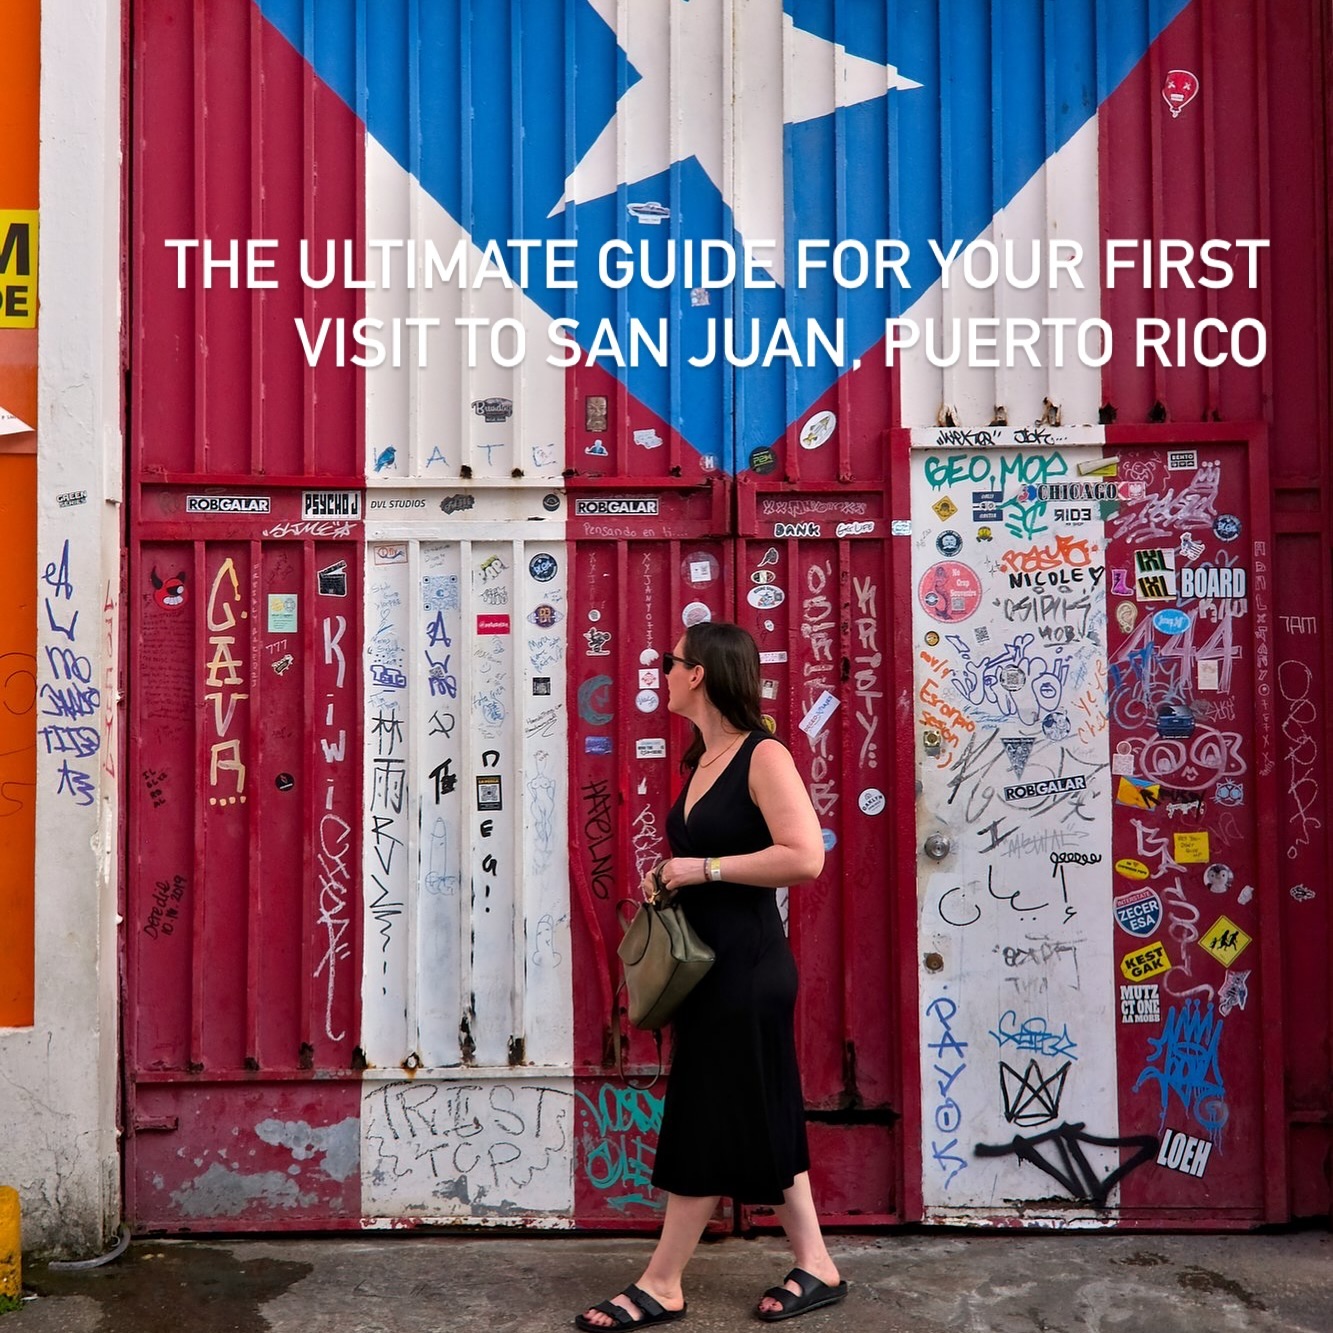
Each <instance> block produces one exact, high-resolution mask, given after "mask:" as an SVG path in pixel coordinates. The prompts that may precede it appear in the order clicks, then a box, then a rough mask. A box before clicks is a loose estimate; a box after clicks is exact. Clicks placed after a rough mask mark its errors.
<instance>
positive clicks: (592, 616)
mask: <svg viewBox="0 0 1333 1333" xmlns="http://www.w3.org/2000/svg"><path fill="white" fill-rule="evenodd" d="M601 618H602V613H601V612H600V611H599V610H597V608H596V607H593V609H592V610H591V611H589V612H588V619H589V620H590V621H592V623H593V624H594V625H595V624H596V623H597V622H598V621H599V620H600V619H601Z"/></svg>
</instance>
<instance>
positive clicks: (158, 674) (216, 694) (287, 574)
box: [125, 487, 362, 1228]
mask: <svg viewBox="0 0 1333 1333" xmlns="http://www.w3.org/2000/svg"><path fill="white" fill-rule="evenodd" d="M329 497H330V498H336V499H337V501H338V502H340V503H341V504H342V505H344V506H345V507H348V508H350V507H351V506H353V505H355V506H357V507H358V508H359V503H360V493H359V492H356V491H337V492H331V493H329ZM321 498H322V497H321ZM142 503H143V504H144V506H145V508H147V510H148V513H149V516H148V517H141V518H140V520H139V523H138V525H137V528H136V533H137V540H136V543H135V546H134V549H133V551H132V558H131V561H130V587H131V589H132V590H133V595H132V596H131V597H130V599H129V601H130V610H131V620H130V635H131V643H132V644H133V645H134V647H133V649H132V654H131V661H130V678H131V679H132V680H133V681H134V682H135V688H134V690H133V691H132V694H131V720H132V724H131V726H130V727H129V729H128V730H129V736H130V740H129V755H128V764H129V773H130V774H132V775H133V778H132V785H131V787H130V794H131V796H132V799H131V801H130V817H129V830H128V832H129V846H130V849H131V850H130V866H129V882H128V886H127V892H126V908H125V939H126V944H127V960H126V961H127V980H128V984H129V994H130V996H131V997H132V1004H131V1005H130V1007H129V1010H128V1013H127V1020H126V1021H127V1031H126V1047H127V1057H128V1070H127V1074H128V1077H127V1081H126V1082H127V1087H126V1096H127V1101H128V1129H129V1134H128V1136H127V1141H126V1178H127V1181H128V1183H129V1189H128V1191H127V1195H128V1197H127V1203H126V1208H127V1213H128V1215H129V1216H130V1217H132V1218H134V1219H135V1222H136V1224H137V1225H140V1226H149V1227H162V1226H173V1227H186V1228H189V1227H200V1226H207V1225H216V1224H219V1223H221V1224H223V1225H231V1226H242V1227H244V1226H267V1225H271V1223H272V1218H273V1217H274V1216H275V1215H280V1216H282V1217H284V1218H286V1219H289V1220H290V1221H291V1222H292V1223H293V1224H296V1225H303V1224H304V1225H309V1224H316V1223H318V1224H323V1223H325V1222H326V1221H327V1219H329V1218H330V1217H340V1216H341V1217H348V1218H353V1217H355V1216H356V1215H357V1212H358V1203H359V1200H358V1174H357V1162H358V1104H359V1096H360V1083H361V1075H360V1072H359V1071H360V1066H361V1064H362V1060H361V1057H360V1052H359V1050H358V1044H359V1037H358V1032H359V1029H360V1010H361V1005H360V987H359V984H358V983H359V977H358V961H359V958H358V955H359V952H360V920H359V917H358V913H357V907H358V900H357V881H358V867H357V861H358V847H359V844H360V836H361V824H362V819H361V790H360V782H359V772H360V759H359V756H358V754H357V750H356V745H355V737H356V736H357V734H358V717H359V713H360V695H361V683H360V673H359V671H358V669H357V663H358V657H359V641H360V615H359V610H358V608H359V605H360V599H361V558H360V552H361V549H362V548H361V543H360V542H359V540H358V539H357V536H356V534H355V531H354V525H353V523H352V522H350V521H348V520H338V521H319V522H303V521H301V520H300V519H299V518H297V512H298V506H299V503H300V502H299V498H298V497H296V496H291V495H281V494H278V495H274V494H272V493H267V492H265V493H261V492H257V491H248V492H244V493H232V494H230V495H227V496H220V495H218V494H217V493H216V492H215V491H212V490H200V491H199V492H197V493H196V492H195V491H193V490H190V489H182V488H174V487H170V488H169V487H152V488H145V490H144V492H143V495H142ZM235 506H239V507H240V508H242V509H243V510H244V509H258V510H260V511H261V512H259V513H257V514H247V513H239V514H238V513H234V512H232V507H235ZM263 511H270V512H263ZM284 511H285V513H286V515H287V516H286V517H283V514H284ZM316 1075H317V1076H318V1081H315V1080H316ZM293 1167H294V1168H295V1169H294V1170H293V1169H292V1168H293Z"/></svg>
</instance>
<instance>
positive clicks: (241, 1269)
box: [3, 1231, 1333, 1333]
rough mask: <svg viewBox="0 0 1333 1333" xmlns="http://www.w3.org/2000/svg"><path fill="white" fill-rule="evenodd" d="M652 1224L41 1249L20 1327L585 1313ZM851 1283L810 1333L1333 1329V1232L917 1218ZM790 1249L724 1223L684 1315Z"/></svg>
mask: <svg viewBox="0 0 1333 1333" xmlns="http://www.w3.org/2000/svg"><path fill="white" fill-rule="evenodd" d="M650 1248H651V1242H650V1241H645V1240H630V1239H620V1240H587V1239H570V1238H548V1237H544V1238H522V1239H515V1238H512V1237H504V1236H493V1237H480V1238H478V1237H458V1236H436V1237H423V1236H421V1235H397V1236H382V1237H381V1236H372V1237H366V1236H356V1237H354V1238H329V1239H313V1240H312V1239H299V1240H231V1239H220V1240H201V1241H158V1242H153V1241H141V1242H136V1243H135V1244H133V1245H132V1246H131V1247H130V1249H129V1251H128V1252H127V1253H126V1254H125V1255H124V1256H123V1257H122V1258H120V1259H119V1260H118V1261H116V1262H115V1263H113V1264H111V1265H108V1266H107V1267H104V1268H100V1269H94V1270H91V1271H89V1272H86V1273H80V1274H77V1275H69V1274H56V1273H50V1272H48V1271H47V1270H46V1269H45V1268H44V1267H43V1266H41V1265H38V1264H33V1265H31V1266H30V1267H29V1269H28V1270H27V1271H25V1273H24V1279H25V1287H26V1288H27V1290H28V1291H29V1292H33V1293H36V1298H35V1299H33V1300H31V1301H29V1302H27V1303H26V1304H25V1306H24V1308H23V1309H22V1310H21V1311H19V1312H18V1313H16V1314H13V1315H9V1316H8V1317H7V1318H6V1319H5V1322H4V1328H3V1333H160V1331H163V1330H168V1331H169V1333H224V1330H225V1333H250V1330H276V1331H277V1333H472V1331H473V1330H481V1329H497V1330H503V1331H504V1333H529V1330H532V1331H533V1333H535V1331H536V1330H550V1329H560V1328H568V1327H570V1325H571V1320H572V1317H573V1315H574V1313H575V1312H576V1311H578V1310H581V1309H584V1308H586V1307H587V1306H588V1305H589V1304H592V1303H593V1302H595V1301H598V1300H601V1299H604V1298H605V1297H607V1296H610V1295H612V1294H613V1293H614V1292H616V1291H618V1290H620V1288H622V1287H623V1286H624V1285H625V1284H626V1283H627V1282H631V1281H633V1280H634V1278H635V1277H636V1276H638V1273H639V1271H640V1267H641V1266H642V1264H643V1262H644V1260H645V1258H646V1257H647V1255H648V1253H649V1250H650ZM831 1248H832V1249H833V1252H834V1255H835V1257H836V1259H837V1261H838V1263H839V1265H840V1267H841V1268H842V1271H843V1275H844V1276H845V1277H847V1278H848V1279H850V1281H851V1283H852V1291H851V1295H850V1296H849V1297H848V1300H847V1301H846V1303H845V1304H844V1305H842V1306H835V1307H833V1308H832V1309H830V1310H820V1311H816V1312H813V1313H811V1314H809V1315H805V1316H803V1317H802V1318H801V1321H800V1323H799V1324H794V1325H792V1327H793V1328H794V1329H795V1328H799V1329H800V1333H820V1331H821V1330H833V1329H840V1330H841V1329H856V1330H868V1331H869V1333H946V1331H947V1333H1074V1331H1075V1330H1084V1329H1086V1330H1093V1331H1095V1333H1112V1331H1113V1330H1114V1333H1186V1331H1187V1330H1188V1331H1189V1333H1200V1331H1202V1330H1207V1333H1215V1331H1221V1330H1232V1329H1254V1330H1264V1331H1265V1333H1277V1331H1278V1330H1292V1331H1294V1330H1303V1331H1305V1333H1329V1330H1333V1237H1331V1236H1330V1235H1329V1234H1328V1233H1327V1232H1322V1231H1304V1232H1293V1233H1286V1234H1280V1235H1265V1236H1256V1235H1226V1236H1197V1235H1189V1236H1180V1235H1175V1236H1159V1235H1137V1236H1126V1235H1088V1234H1067V1235H1052V1236H1040V1235H1035V1236H1034V1235H1015V1234H1012V1233H1010V1234H974V1233H969V1234H957V1233H952V1232H945V1233H941V1232H931V1233H929V1234H922V1233H913V1234H901V1235H882V1236H874V1237H852V1236H833V1237H831ZM788 1267H789V1260H788V1258H787V1253H786V1251H785V1249H784V1247H783V1245H782V1244H781V1242H780V1241H778V1240H776V1239H772V1238H763V1239H759V1240H741V1239H736V1238H727V1239H725V1240H720V1241H710V1242H707V1243H705V1244H704V1245H703V1246H701V1247H700V1250H699V1252H698V1254H697V1256H696V1258H695V1260H694V1263H693V1264H692V1265H691V1267H690V1271H689V1273H688V1274H687V1284H688V1285H687V1289H686V1295H687V1297H688V1299H689V1303H690V1311H689V1316H688V1322H687V1323H684V1324H682V1325H681V1327H682V1329H692V1330H697V1331H698V1333H704V1330H747V1331H752V1330H755V1329H758V1328H759V1327H760V1325H759V1323H758V1322H757V1321H755V1320H754V1319H753V1317H752V1316H751V1311H752V1310H753V1308H754V1303H755V1301H756V1300H757V1298H758V1296H759V1293H760V1292H761V1291H762V1290H763V1289H764V1288H765V1287H767V1286H770V1285H772V1284H773V1283H775V1282H777V1281H779V1280H780V1279H781V1278H782V1276H783V1274H784V1273H785V1272H786V1270H787V1268H788Z"/></svg>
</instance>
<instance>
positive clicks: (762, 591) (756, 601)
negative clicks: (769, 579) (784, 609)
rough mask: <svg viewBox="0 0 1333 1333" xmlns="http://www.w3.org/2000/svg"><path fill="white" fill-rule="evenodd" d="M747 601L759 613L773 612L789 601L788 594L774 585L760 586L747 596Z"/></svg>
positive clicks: (752, 589) (751, 590)
mask: <svg viewBox="0 0 1333 1333" xmlns="http://www.w3.org/2000/svg"><path fill="white" fill-rule="evenodd" d="M745 600H746V601H747V602H749V603H750V605H751V606H753V607H754V608H755V609H756V610H758V611H772V610H773V609H774V608H775V607H779V606H781V605H782V604H783V602H785V601H786V600H787V594H786V593H785V592H783V591H782V589H781V588H775V587H773V585H772V584H760V586H759V587H757V588H751V589H750V591H749V592H747V593H746V594H745Z"/></svg>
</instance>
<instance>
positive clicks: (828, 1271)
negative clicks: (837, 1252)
mask: <svg viewBox="0 0 1333 1333" xmlns="http://www.w3.org/2000/svg"><path fill="white" fill-rule="evenodd" d="M782 1286H783V1288H784V1289H785V1290H786V1291H789V1292H791V1294H792V1296H793V1297H795V1298H796V1299H795V1300H794V1301H784V1300H780V1299H778V1298H777V1297H774V1296H770V1295H768V1294H767V1293H765V1294H764V1295H763V1296H761V1297H760V1298H759V1306H758V1310H757V1313H758V1315H759V1317H760V1318H761V1319H770V1320H772V1319H778V1318H782V1317H783V1316H784V1315H797V1314H804V1313H805V1311H806V1310H817V1309H819V1308H820V1307H821V1306H824V1305H834V1304H836V1303H837V1302H838V1301H840V1300H842V1299H843V1297H844V1296H846V1295H847V1284H846V1283H845V1282H843V1281H842V1279H841V1276H840V1275H839V1273H838V1269H837V1267H836V1266H835V1264H834V1263H833V1260H832V1259H829V1260H827V1261H826V1262H824V1263H821V1264H815V1265H813V1266H812V1267H811V1268H809V1269H805V1268H793V1269H792V1270H791V1272H790V1273H788V1274H787V1276H786V1279H785V1280H784V1281H783V1283H782Z"/></svg>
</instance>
